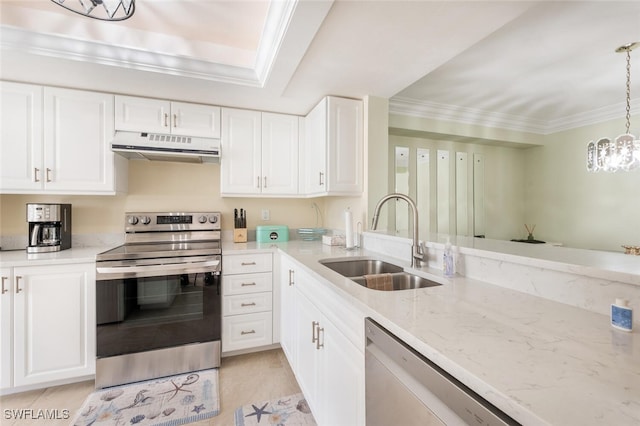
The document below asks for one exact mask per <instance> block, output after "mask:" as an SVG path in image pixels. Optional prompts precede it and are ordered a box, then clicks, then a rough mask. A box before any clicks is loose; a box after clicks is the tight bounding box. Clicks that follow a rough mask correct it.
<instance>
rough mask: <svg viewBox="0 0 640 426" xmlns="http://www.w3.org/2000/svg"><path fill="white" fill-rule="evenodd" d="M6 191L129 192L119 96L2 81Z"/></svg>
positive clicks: (2, 183) (0, 184) (0, 183)
mask: <svg viewBox="0 0 640 426" xmlns="http://www.w3.org/2000/svg"><path fill="white" fill-rule="evenodd" d="M1 115H2V139H1V140H0V150H1V153H2V156H1V158H2V159H1V160H0V161H1V163H2V170H1V171H0V192H2V193H14V194H15V193H25V194H28V193H49V194H114V193H116V192H121V191H125V190H126V187H125V182H126V173H127V170H126V160H119V159H116V158H115V156H114V154H113V153H112V152H111V149H110V147H109V143H110V142H111V139H112V138H113V134H114V125H113V95H109V94H104V93H95V92H86V91H81V90H70V89H58V88H52V87H44V88H42V87H39V86H32V85H23V84H17V83H4V82H3V84H2V113H1Z"/></svg>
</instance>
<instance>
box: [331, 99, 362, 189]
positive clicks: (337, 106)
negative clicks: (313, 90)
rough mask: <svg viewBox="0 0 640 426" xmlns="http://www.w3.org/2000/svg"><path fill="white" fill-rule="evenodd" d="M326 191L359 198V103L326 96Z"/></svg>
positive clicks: (360, 141)
mask: <svg viewBox="0 0 640 426" xmlns="http://www.w3.org/2000/svg"><path fill="white" fill-rule="evenodd" d="M327 128H328V132H329V133H328V144H329V145H328V154H327V155H328V159H327V162H328V166H329V170H328V171H327V173H328V180H327V185H328V190H329V192H330V193H332V194H337V195H341V194H342V195H349V194H351V195H359V194H360V193H362V189H363V180H364V172H363V161H364V159H363V107H362V101H359V100H355V99H344V98H335V97H329V104H328V126H327Z"/></svg>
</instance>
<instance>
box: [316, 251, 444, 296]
mask: <svg viewBox="0 0 640 426" xmlns="http://www.w3.org/2000/svg"><path fill="white" fill-rule="evenodd" d="M320 263H321V264H322V265H324V266H326V267H327V268H329V269H331V270H332V271H335V272H337V273H339V274H340V275H342V276H343V277H346V278H349V279H350V280H352V281H354V282H356V283H358V284H360V285H361V286H363V287H367V279H366V278H365V275H378V274H390V275H391V279H392V281H393V289H392V290H391V291H395V290H409V289H415V288H423V287H435V286H439V285H442V284H441V283H438V282H435V281H431V280H429V279H426V278H423V277H420V276H418V275H415V274H412V273H409V272H406V271H405V270H404V269H403V268H402V267H400V266H397V265H394V264H392V263H388V262H384V261H382V260H379V259H374V258H357V259H352V258H338V259H324V260H321V261H320ZM374 290H378V289H377V288H374Z"/></svg>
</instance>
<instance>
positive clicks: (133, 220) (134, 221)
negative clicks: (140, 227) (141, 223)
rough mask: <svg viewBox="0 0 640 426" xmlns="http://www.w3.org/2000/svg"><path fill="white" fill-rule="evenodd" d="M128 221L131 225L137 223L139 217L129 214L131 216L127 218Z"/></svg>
mask: <svg viewBox="0 0 640 426" xmlns="http://www.w3.org/2000/svg"><path fill="white" fill-rule="evenodd" d="M127 222H129V225H137V224H138V218H137V217H135V216H129V218H128V219H127Z"/></svg>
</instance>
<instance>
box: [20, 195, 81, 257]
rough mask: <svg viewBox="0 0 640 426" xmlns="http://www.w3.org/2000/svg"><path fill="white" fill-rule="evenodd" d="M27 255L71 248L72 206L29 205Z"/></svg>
mask: <svg viewBox="0 0 640 426" xmlns="http://www.w3.org/2000/svg"><path fill="white" fill-rule="evenodd" d="M27 222H29V245H28V246H27V253H47V252H52V251H60V250H65V249H68V248H71V204H27Z"/></svg>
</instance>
